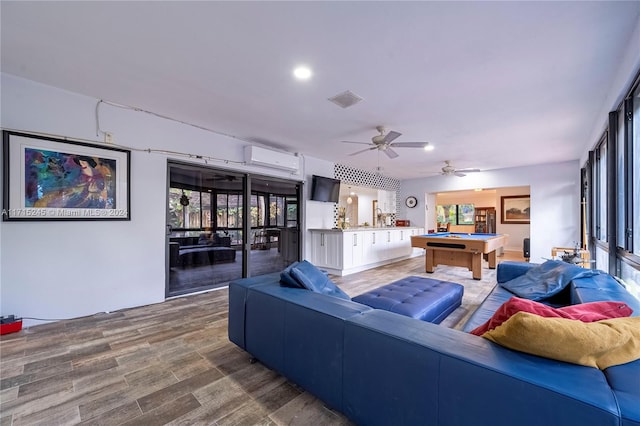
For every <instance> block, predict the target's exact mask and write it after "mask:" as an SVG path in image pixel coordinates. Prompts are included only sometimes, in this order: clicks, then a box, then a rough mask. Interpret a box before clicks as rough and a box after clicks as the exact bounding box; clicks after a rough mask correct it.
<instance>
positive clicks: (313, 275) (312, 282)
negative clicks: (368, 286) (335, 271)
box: [290, 260, 351, 300]
mask: <svg viewBox="0 0 640 426" xmlns="http://www.w3.org/2000/svg"><path fill="white" fill-rule="evenodd" d="M290 271H291V276H292V277H293V278H294V279H295V280H296V281H297V282H298V283H299V284H300V285H302V286H303V287H304V288H306V289H307V290H311V291H313V292H316V293H322V294H326V295H329V296H334V297H339V298H341V299H345V300H351V299H350V297H349V295H347V294H346V293H345V292H344V291H342V290H340V288H338V286H337V285H336V284H335V283H334V282H333V281H331V280H330V279H329V277H328V276H327V275H326V274H325V273H324V272H322V271H321V270H320V269H318V268H317V267H316V266H315V265H313V264H312V263H309V262H307V261H306V260H303V261H302V262H299V263H298V264H296V265H292V266H291V270H290Z"/></svg>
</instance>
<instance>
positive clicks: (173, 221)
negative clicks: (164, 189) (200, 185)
mask: <svg viewBox="0 0 640 426" xmlns="http://www.w3.org/2000/svg"><path fill="white" fill-rule="evenodd" d="M185 204H186V205H185ZM169 224H170V225H171V226H172V227H173V228H175V229H201V228H206V227H210V226H211V194H210V193H208V192H200V191H193V190H190V189H181V188H174V187H172V188H169Z"/></svg>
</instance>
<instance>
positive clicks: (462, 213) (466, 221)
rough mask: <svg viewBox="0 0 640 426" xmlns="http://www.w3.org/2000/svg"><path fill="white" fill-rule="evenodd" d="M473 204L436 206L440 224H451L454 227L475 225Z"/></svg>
mask: <svg viewBox="0 0 640 426" xmlns="http://www.w3.org/2000/svg"><path fill="white" fill-rule="evenodd" d="M474 213H475V209H474V205H473V204H442V205H437V206H436V217H437V221H438V223H450V224H452V225H473V224H474V223H475V222H474Z"/></svg>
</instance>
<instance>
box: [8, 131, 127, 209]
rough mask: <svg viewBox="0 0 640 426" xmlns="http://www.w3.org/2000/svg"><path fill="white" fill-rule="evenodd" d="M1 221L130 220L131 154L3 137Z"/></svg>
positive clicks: (42, 139)
mask: <svg viewBox="0 0 640 426" xmlns="http://www.w3.org/2000/svg"><path fill="white" fill-rule="evenodd" d="M2 136H3V158H4V164H3V165H4V175H3V185H4V186H3V208H2V219H3V220H130V218H131V216H130V214H129V197H130V196H129V170H130V158H129V157H130V151H127V150H125V149H120V148H116V147H110V146H102V145H94V144H88V143H84V142H76V141H69V140H65V139H57V138H51V137H46V136H40V135H32V134H26V133H18V132H12V131H6V130H5V131H3V135H2Z"/></svg>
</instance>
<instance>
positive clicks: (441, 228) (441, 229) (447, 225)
mask: <svg viewBox="0 0 640 426" xmlns="http://www.w3.org/2000/svg"><path fill="white" fill-rule="evenodd" d="M450 229H451V223H449V222H447V223H439V224H438V232H449V230H450Z"/></svg>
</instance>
